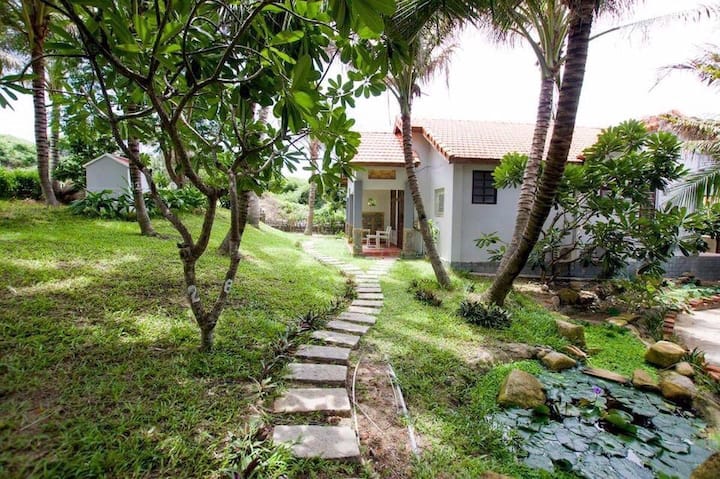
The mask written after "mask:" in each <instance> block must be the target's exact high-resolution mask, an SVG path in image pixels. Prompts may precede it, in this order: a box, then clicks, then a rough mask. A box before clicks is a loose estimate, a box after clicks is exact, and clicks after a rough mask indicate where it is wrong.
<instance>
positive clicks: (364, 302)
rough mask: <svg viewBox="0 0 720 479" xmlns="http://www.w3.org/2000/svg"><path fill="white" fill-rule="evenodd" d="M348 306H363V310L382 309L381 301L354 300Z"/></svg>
mask: <svg viewBox="0 0 720 479" xmlns="http://www.w3.org/2000/svg"><path fill="white" fill-rule="evenodd" d="M350 306H363V307H365V308H382V307H383V300H382V299H355V300H353V302H352V303H350Z"/></svg>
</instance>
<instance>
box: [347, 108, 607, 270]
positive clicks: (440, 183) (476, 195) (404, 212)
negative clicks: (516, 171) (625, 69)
mask: <svg viewBox="0 0 720 479" xmlns="http://www.w3.org/2000/svg"><path fill="white" fill-rule="evenodd" d="M533 128H534V125H532V124H518V123H497V122H478V121H459V120H425V119H421V120H415V121H414V122H413V127H412V132H413V148H414V153H415V155H416V175H417V179H418V184H419V187H420V192H421V195H422V197H423V204H424V206H425V210H426V214H427V216H428V219H430V220H432V222H433V225H434V226H435V227H436V228H437V230H438V236H437V245H438V253H439V255H440V257H441V259H442V260H443V262H445V263H447V264H450V265H452V266H453V267H458V268H463V269H472V270H475V271H487V272H490V271H494V269H495V265H494V264H492V263H490V262H489V261H488V257H487V254H486V253H485V252H484V251H481V250H480V249H478V248H477V247H476V246H475V239H476V238H478V237H479V236H480V234H481V233H490V232H493V231H495V232H497V233H498V234H499V235H500V237H501V238H502V239H503V240H505V241H508V240H509V239H510V237H511V235H512V231H513V228H514V225H515V216H516V208H517V199H518V196H519V190H518V189H503V190H499V191H498V190H496V189H495V188H494V185H493V178H492V172H493V170H494V169H495V167H496V166H497V165H498V164H499V163H500V160H501V159H502V157H503V156H504V155H505V154H506V153H508V152H513V151H516V152H520V153H529V152H530V146H531V143H532V135H533ZM599 133H600V129H598V128H583V127H576V129H575V137H574V140H573V143H572V146H571V149H570V156H569V157H570V159H571V161H582V159H581V157H580V154H581V152H582V150H583V149H585V148H587V147H588V146H590V145H592V144H593V143H594V142H595V140H596V139H597V135H598V134H599ZM401 141H402V139H401V135H400V128H399V125H396V127H395V129H394V132H392V133H391V132H385V133H362V142H361V145H360V148H359V151H358V154H357V155H356V157H355V158H354V159H353V160H352V164H353V165H356V166H358V167H361V168H362V169H361V170H359V171H358V172H357V174H356V176H355V178H354V179H353V180H351V181H349V183H348V203H347V225H348V228H347V230H348V234H350V232H352V237H353V252H354V253H355V254H364V253H372V251H371V250H372V248H370V249H368V241H367V238H368V235H370V246H371V247H372V246H374V244H373V243H374V242H373V237H372V235H373V234H374V233H375V232H376V231H378V230H381V231H382V230H384V229H385V228H387V227H390V229H391V233H390V245H391V246H395V247H397V248H399V249H400V250H402V254H403V255H404V256H412V255H418V254H421V253H422V240H421V238H420V236H419V231H418V230H417V228H416V223H415V211H414V207H413V202H412V198H411V196H410V191H409V189H408V187H407V176H406V173H405V168H404V162H403V154H402V143H401ZM363 240H364V241H363ZM363 243H364V246H363Z"/></svg>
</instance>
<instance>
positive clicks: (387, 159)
mask: <svg viewBox="0 0 720 479" xmlns="http://www.w3.org/2000/svg"><path fill="white" fill-rule="evenodd" d="M361 135H362V137H361V142H360V147H359V148H358V153H357V155H356V156H355V158H354V159H353V160H352V164H353V165H354V166H356V167H358V170H357V171H356V174H355V178H353V179H351V180H349V181H348V193H347V194H348V195H347V210H346V214H345V218H346V225H345V232H346V234H347V236H348V237H349V238H350V239H351V243H352V251H353V254H354V255H356V256H390V255H402V256H416V255H418V254H419V253H420V252H421V251H422V247H421V246H420V245H421V242H418V241H417V239H416V236H419V235H418V234H417V231H415V228H414V226H413V225H414V220H415V214H414V213H415V208H414V205H413V202H412V195H411V194H410V190H409V188H408V183H407V174H406V172H405V162H404V160H403V154H402V144H401V141H400V138H399V137H398V136H396V135H395V134H393V133H362V134H361ZM418 243H419V244H418Z"/></svg>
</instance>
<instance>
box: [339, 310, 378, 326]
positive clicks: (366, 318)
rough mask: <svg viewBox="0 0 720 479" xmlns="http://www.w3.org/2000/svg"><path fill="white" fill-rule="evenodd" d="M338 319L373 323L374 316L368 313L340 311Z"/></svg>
mask: <svg viewBox="0 0 720 479" xmlns="http://www.w3.org/2000/svg"><path fill="white" fill-rule="evenodd" d="M338 319H341V320H343V321H352V322H353V323H362V324H375V321H377V320H376V318H375V316H372V315H370V314H359V313H347V312H346V313H340V314H338Z"/></svg>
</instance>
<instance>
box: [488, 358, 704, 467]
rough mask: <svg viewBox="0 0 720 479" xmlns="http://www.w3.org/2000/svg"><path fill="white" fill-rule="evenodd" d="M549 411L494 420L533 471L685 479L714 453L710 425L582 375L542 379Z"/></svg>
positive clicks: (650, 397)
mask: <svg viewBox="0 0 720 479" xmlns="http://www.w3.org/2000/svg"><path fill="white" fill-rule="evenodd" d="M538 379H539V380H540V382H542V383H543V384H544V385H545V387H546V393H547V398H548V400H547V403H546V405H545V406H541V407H540V408H536V409H535V410H524V409H516V408H514V409H507V410H504V411H501V412H499V413H497V414H494V415H492V416H491V417H490V418H489V419H490V420H491V421H493V422H494V423H495V424H496V425H498V427H503V428H505V429H506V431H507V432H508V434H509V435H511V436H512V435H516V436H517V437H516V439H517V453H518V455H519V456H520V457H521V458H522V460H523V461H524V462H525V464H527V465H528V466H530V467H532V468H540V469H545V470H547V471H550V472H553V471H555V470H558V469H559V470H564V471H572V472H573V473H575V474H577V475H578V476H580V477H586V478H588V479H595V478H598V477H603V478H604V479H615V478H620V479H625V478H632V479H645V478H647V479H653V478H661V479H670V478H679V479H684V478H687V477H690V474H691V472H692V471H693V469H695V467H697V466H698V465H699V464H700V463H702V462H703V461H704V460H705V459H707V458H708V457H709V456H710V455H711V454H712V453H713V445H712V444H711V443H709V442H708V441H707V440H706V439H704V437H703V432H704V430H705V427H706V424H705V423H704V422H703V421H702V420H701V419H699V418H697V417H696V416H694V415H693V414H692V412H690V411H688V410H685V409H683V408H681V407H679V406H676V405H674V404H671V403H669V402H667V401H665V400H664V399H663V398H662V396H660V395H658V394H655V393H651V392H644V391H640V390H638V389H635V388H633V387H632V386H626V385H622V384H618V383H613V382H609V381H605V380H603V379H598V378H595V377H591V376H587V375H585V374H582V373H581V372H580V371H579V370H569V371H565V372H563V373H552V372H544V373H542V374H541V375H539V376H538Z"/></svg>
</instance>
